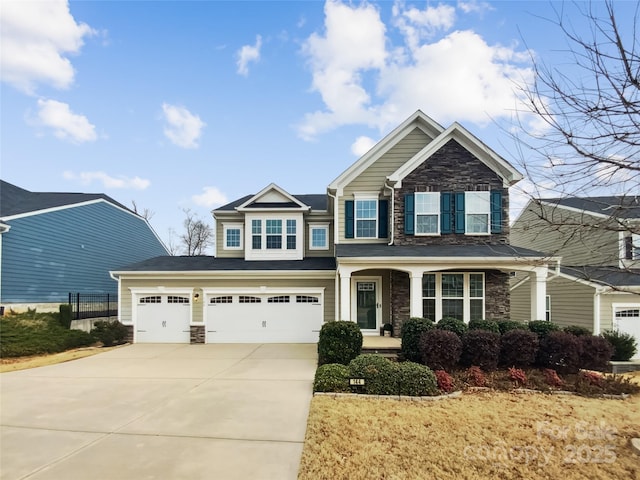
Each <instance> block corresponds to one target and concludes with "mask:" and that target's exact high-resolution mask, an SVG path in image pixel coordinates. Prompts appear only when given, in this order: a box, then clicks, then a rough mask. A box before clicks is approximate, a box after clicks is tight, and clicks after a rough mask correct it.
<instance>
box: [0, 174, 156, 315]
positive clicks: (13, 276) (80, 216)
mask: <svg viewBox="0 0 640 480" xmlns="http://www.w3.org/2000/svg"><path fill="white" fill-rule="evenodd" d="M158 255H167V250H166V248H165V247H164V245H163V244H162V242H161V241H160V239H159V238H158V237H157V236H156V234H155V232H154V231H153V229H152V228H151V226H150V225H149V223H148V222H147V221H146V220H145V219H144V218H142V217H140V216H139V215H137V214H136V213H134V212H132V211H131V210H129V209H128V208H127V207H125V206H124V205H121V204H120V203H118V202H116V201H115V200H113V199H112V198H110V197H108V196H107V195H103V194H87V193H57V192H56V193H50V192H30V191H28V190H24V189H22V188H20V187H17V186H15V185H12V184H10V183H8V182H5V181H0V302H1V305H2V306H4V307H6V308H7V309H9V308H12V309H14V310H16V311H20V310H24V309H26V308H27V307H29V308H34V307H36V308H39V309H41V310H42V309H56V310H57V308H58V304H60V303H63V302H67V301H68V295H69V292H80V293H112V294H117V292H118V289H117V286H118V284H117V282H115V281H114V280H113V278H111V276H110V275H109V271H110V270H113V269H115V268H117V267H119V266H121V265H126V264H127V263H132V262H138V261H141V260H144V259H147V258H151V257H156V256H158Z"/></svg>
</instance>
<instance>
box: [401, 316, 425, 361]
mask: <svg viewBox="0 0 640 480" xmlns="http://www.w3.org/2000/svg"><path fill="white" fill-rule="evenodd" d="M431 329H433V322H432V321H431V320H429V319H426V318H417V317H411V318H410V319H409V320H406V321H405V322H404V323H403V324H402V329H401V330H400V336H401V337H402V347H401V349H400V352H401V353H402V355H403V357H404V358H405V359H406V360H409V361H411V362H419V361H420V360H421V357H420V346H419V343H420V336H421V335H422V333H423V332H426V331H429V330H431Z"/></svg>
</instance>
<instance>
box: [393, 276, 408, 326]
mask: <svg viewBox="0 0 640 480" xmlns="http://www.w3.org/2000/svg"><path fill="white" fill-rule="evenodd" d="M410 288H411V283H410V280H409V274H408V273H405V272H399V271H397V270H392V271H391V324H392V325H393V336H394V337H399V336H400V331H401V329H402V325H403V324H404V322H405V320H408V319H409V311H410V306H409V295H410Z"/></svg>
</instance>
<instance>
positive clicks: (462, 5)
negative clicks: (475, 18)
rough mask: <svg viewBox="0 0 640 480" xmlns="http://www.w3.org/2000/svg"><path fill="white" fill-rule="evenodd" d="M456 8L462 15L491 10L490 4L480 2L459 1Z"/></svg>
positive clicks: (475, 0) (474, 0)
mask: <svg viewBox="0 0 640 480" xmlns="http://www.w3.org/2000/svg"><path fill="white" fill-rule="evenodd" d="M458 8H459V9H460V10H462V11H463V12H464V13H484V12H486V11H488V10H493V7H492V6H491V4H489V3H487V2H480V1H478V0H468V1H462V0H461V1H459V2H458Z"/></svg>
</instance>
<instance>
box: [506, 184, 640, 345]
mask: <svg viewBox="0 0 640 480" xmlns="http://www.w3.org/2000/svg"><path fill="white" fill-rule="evenodd" d="M511 243H512V244H513V245H536V248H537V249H539V250H541V251H544V252H546V253H548V254H549V255H554V256H561V257H562V267H561V268H560V269H559V270H558V271H553V272H550V275H549V278H548V281H547V300H546V314H545V316H544V317H540V318H546V319H547V320H550V321H553V322H554V323H557V324H559V325H562V326H567V325H580V326H583V327H585V328H588V329H590V330H592V331H593V333H594V334H598V333H600V332H601V331H603V330H611V329H618V330H620V331H623V332H626V333H630V334H632V335H634V336H635V337H636V339H637V340H638V343H640V199H639V198H638V197H637V196H635V195H628V196H608V197H565V198H547V199H535V200H531V201H530V202H529V203H528V205H527V206H526V207H525V208H524V209H523V211H522V212H521V214H520V215H519V216H518V218H517V220H516V221H515V222H514V224H513V226H512V228H511ZM528 283H529V280H528V278H518V276H516V277H515V278H513V279H512V287H511V304H512V315H511V316H512V318H513V319H515V320H529V319H530V318H529V312H530V310H531V309H530V307H529V302H530V296H529V295H528V292H529V285H528Z"/></svg>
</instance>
